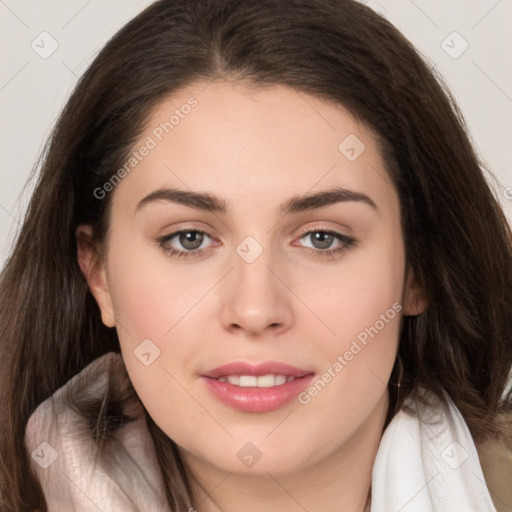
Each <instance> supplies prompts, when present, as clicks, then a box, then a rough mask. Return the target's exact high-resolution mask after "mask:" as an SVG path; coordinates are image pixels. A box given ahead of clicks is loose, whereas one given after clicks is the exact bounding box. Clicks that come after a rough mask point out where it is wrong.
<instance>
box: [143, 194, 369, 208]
mask: <svg viewBox="0 0 512 512" xmlns="http://www.w3.org/2000/svg"><path fill="white" fill-rule="evenodd" d="M160 201H169V202H173V203H178V204H182V205H184V206H188V207H190V208H196V209H198V210H204V211H208V212H213V213H226V212H227V211H228V203H227V202H226V200H224V199H222V198H220V197H217V196H215V195H213V194H211V193H208V192H193V191H190V190H181V189H176V188H161V189H158V190H155V191H154V192H151V193H150V194H148V195H147V196H145V197H144V198H143V199H141V200H140V201H139V203H138V204H137V206H136V208H135V211H136V212H137V211H138V210H140V209H141V208H142V207H143V206H146V205H148V204H151V203H155V202H160ZM349 201H353V202H358V203H362V204H366V205H368V206H370V207H372V208H373V209H374V210H375V211H378V208H377V205H376V204H375V202H374V201H373V200H372V199H371V198H370V197H368V196H367V195H365V194H363V193H361V192H355V191H353V190H348V189H345V188H334V189H330V190H325V191H320V192H315V193H313V194H306V195H302V196H293V197H291V198H290V199H288V200H287V201H285V202H284V203H283V204H281V206H280V207H279V211H280V213H281V214H285V213H299V212H305V211H309V210H315V209H318V208H323V207H326V206H330V205H333V204H336V203H344V202H349Z"/></svg>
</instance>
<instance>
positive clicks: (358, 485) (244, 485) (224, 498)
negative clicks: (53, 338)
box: [180, 392, 389, 512]
mask: <svg viewBox="0 0 512 512" xmlns="http://www.w3.org/2000/svg"><path fill="white" fill-rule="evenodd" d="M388 406H389V396H388V394H387V392H386V393H385V394H384V395H383V397H382V400H380V401H379V402H378V404H377V406H376V407H375V409H374V410H373V411H372V413H371V414H370V416H369V417H368V418H367V419H366V421H365V422H364V423H363V424H362V425H361V426H360V427H359V428H358V429H357V430H356V432H355V433H354V434H353V436H352V437H351V438H350V439H348V440H346V441H345V442H344V443H343V444H342V445H340V446H339V447H338V448H337V449H336V450H335V451H333V452H332V453H331V454H330V455H329V456H328V457H326V458H324V459H322V460H321V461H319V462H318V463H316V464H314V465H310V466H307V467H303V468H301V469H300V470H298V471H294V472H293V473H290V472H288V473H286V474H271V473H269V472H268V471H261V472H260V473H258V474H254V475H247V474H238V473H235V472H230V471H225V470H222V469H221V468H218V467H216V466H214V465H211V464H209V463H208V462H207V461H205V460H203V459H200V458H197V457H195V456H193V455H192V454H190V453H183V452H182V453H181V456H182V457H183V460H184V461H185V464H186V465H187V466H188V467H189V468H190V470H191V472H192V474H193V475H194V478H195V480H196V485H197V488H198V493H197V494H198V496H200V497H201V501H200V503H199V504H198V505H197V506H196V508H197V512H238V511H240V510H244V511H246V512H266V511H268V510H279V511H280V512H296V511H297V510H301V509H302V510H311V511H313V510H339V511H342V512H366V511H367V510H369V498H370V493H371V489H370V486H371V477H372V468H373V463H374V461H375V456H376V454H377V450H378V447H379V444H380V439H381V436H382V430H383V427H384V423H385V420H386V415H387V409H388ZM180 451H181V450H180Z"/></svg>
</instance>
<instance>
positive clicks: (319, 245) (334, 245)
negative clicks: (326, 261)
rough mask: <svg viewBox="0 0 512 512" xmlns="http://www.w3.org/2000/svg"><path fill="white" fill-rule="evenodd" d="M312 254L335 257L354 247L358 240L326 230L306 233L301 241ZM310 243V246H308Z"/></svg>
mask: <svg viewBox="0 0 512 512" xmlns="http://www.w3.org/2000/svg"><path fill="white" fill-rule="evenodd" d="M299 240H301V241H302V242H303V243H306V245H302V247H306V248H309V249H312V251H311V253H312V254H313V255H315V256H319V257H331V258H332V257H335V256H336V255H340V254H341V253H342V252H344V251H346V250H348V249H349V248H350V247H352V246H353V245H354V244H355V242H356V240H355V239H354V238H352V237H349V236H347V235H343V234H342V233H337V232H336V231H330V230H325V229H316V230H312V231H308V232H307V233H304V234H303V235H302V236H301V237H300V239H299ZM308 242H309V245H307V244H308Z"/></svg>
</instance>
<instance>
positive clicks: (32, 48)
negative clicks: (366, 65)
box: [0, 0, 512, 268]
mask: <svg viewBox="0 0 512 512" xmlns="http://www.w3.org/2000/svg"><path fill="white" fill-rule="evenodd" d="M361 1H363V0H361ZM151 3H152V0H67V1H66V2H62V1H58V0H38V1H37V2H36V1H35V0H0V43H1V44H0V52H1V54H0V61H1V63H2V65H1V68H0V116H1V120H2V121H1V123H0V268H1V267H2V266H3V264H4V262H5V259H6V257H7V255H8V252H9V250H10V246H11V244H12V241H13V239H14V237H15V235H16V231H17V229H18V228H19V226H20V219H21V218H22V215H23V212H24V209H25V207H26V204H27V200H28V198H29V196H30V191H31V187H32V184H29V185H28V186H27V187H26V188H25V190H24V191H23V193H22V190H23V187H24V185H25V182H26V181H27V179H28V177H29V174H30V172H31V170H32V168H33V167H34V165H35V164H36V161H37V158H38V155H39V154H40V152H41V150H42V147H43V144H44V141H45V140H46V138H47V136H48V135H49V133H50V130H51V128H52V126H53V124H54V122H55V120H56V117H57V115H58V113H59V111H60V110H61V108H62V106H63V104H64V103H65V101H66V99H67V97H68V96H69V94H70V92H71V90H72V88H73V86H74V84H75V83H76V81H77V78H78V77H79V76H80V75H81V74H82V73H83V72H84V71H85V69H86V67H87V65H88V64H89V63H90V62H91V60H92V59H93V58H94V56H95V55H96V53H97V52H98V51H99V50H100V49H101V47H102V46H103V45H104V44H105V43H106V41H107V40H108V39H109V38H110V37H111V36H112V35H113V34H114V33H115V32H116V31H117V30H118V29H119V28H120V27H121V26H122V25H124V24H125V23H126V22H127V21H128V20H129V19H131V18H132V17H134V16H135V15H136V14H137V13H138V12H140V11H141V10H142V9H143V8H144V7H146V6H147V5H149V4H151ZM364 3H366V4H367V5H369V6H371V7H372V8H374V9H375V10H376V11H378V12H380V13H381V14H383V15H384V16H386V17H387V18H388V19H389V20H390V21H391V22H392V23H394V24H395V25H396V26H397V27H398V28H399V29H400V30H401V31H402V32H403V33H404V34H405V36H406V37H407V38H408V39H409V40H410V41H412V43H413V44H414V45H415V46H416V48H418V49H419V50H420V52H421V53H423V54H424V55H425V56H426V57H427V58H428V59H429V60H430V62H431V64H432V66H435V67H436V69H437V70H439V71H440V72H441V74H442V75H443V76H444V78H445V80H446V82H447V84H448V85H449V87H450V89H451V90H452V92H453V93H454V95H455V97H456V100H457V101H458V104H459V106H460V107H461V109H462V112H463V114H464V116H465V118H466V121H467V123H468V126H469V129H470V132H471V136H472V139H473V141H474V144H475V146H476V148H477V150H478V152H479V154H480V155H481V157H482V158H483V160H484V161H485V162H486V165H487V166H488V168H489V169H491V171H492V172H493V173H494V175H495V176H496V178H497V182H494V181H492V182H491V185H492V187H493V189H494V190H495V193H496V196H497V197H498V198H499V200H500V202H501V204H502V205H503V208H504V210H505V213H506V215H507V217H508V219H509V221H510V222H512V168H511V167H512V166H511V152H510V150H509V147H510V145H511V143H512V115H511V114H512V68H511V65H510V62H511V54H512V31H511V30H510V29H509V27H510V26H511V22H512V0H470V1H468V0H446V1H441V0H430V1H428V0H387V1H386V0H380V1H374V0H367V1H364ZM43 32H46V33H48V34H49V35H44V34H43V35H41V34H42V33H43ZM454 32H456V33H457V34H454ZM56 45H58V46H56ZM54 46H56V49H55V51H53V53H51V55H47V54H48V53H49V52H50V51H51V50H52V49H53V47H54ZM466 46H467V48H466Z"/></svg>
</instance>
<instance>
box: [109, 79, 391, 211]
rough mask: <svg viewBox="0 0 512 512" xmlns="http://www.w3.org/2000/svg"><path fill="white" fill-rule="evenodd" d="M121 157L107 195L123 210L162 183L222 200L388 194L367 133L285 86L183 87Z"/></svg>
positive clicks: (333, 107) (342, 112)
mask: <svg viewBox="0 0 512 512" xmlns="http://www.w3.org/2000/svg"><path fill="white" fill-rule="evenodd" d="M135 153H137V155H135ZM130 155H131V159H130V160H131V161H130V162H128V161H127V164H128V165H125V168H126V169H127V170H128V172H127V173H125V174H126V177H125V178H123V180H122V182H121V183H120V185H118V186H117V188H116V190H115V196H114V197H115V201H121V200H122V201H123V203H126V202H128V203H130V204H131V205H132V206H133V207H135V206H136V204H137V202H138V201H139V200H140V199H141V197H143V196H145V195H147V194H149V193H151V192H152V191H153V190H155V189H157V188H164V187H170V186H172V187H180V188H185V189H190V190H201V191H209V192H213V193H215V194H218V195H219V196H222V197H226V196H227V197H228V199H230V198H231V201H230V205H231V204H238V205H243V204H245V203H246V200H247V199H249V200H251V199H254V198H257V197H258V196H261V197H264V198H265V200H266V203H267V205H269V206H270V205H271V204H272V203H273V202H275V203H276V205H277V203H279V204H281V203H282V201H283V198H285V197H289V196H292V195H301V194H304V193H306V192H308V191H312V190H315V189H326V188H331V187H334V186H338V187H340V186H342V187H344V188H347V189H351V190H354V191H359V192H364V193H365V194H368V195H371V196H375V202H376V203H377V202H379V201H380V202H388V203H389V201H390V200H391V201H395V202H396V200H397V198H396V195H395V191H394V188H393V186H392V184H391V182H390V179H389V177H388V175H387V173H386V171H385V163H384V162H383V161H382V158H381V155H380V152H379V146H378V143H377V141H376V138H375V137H374V136H373V134H372V133H371V132H370V131H369V130H368V129H367V128H366V127H364V126H363V125H362V124H361V123H359V122H357V121H356V120H355V119H354V117H352V116H351V115H350V113H349V112H348V111H347V110H346V109H345V108H343V107H342V106H340V105H338V104H335V103H332V102H327V101H325V100H322V99H319V98H317V97H313V96H311V95H307V94H305V93H302V92H299V91H297V90H295V89H292V88H289V87H285V86H271V87H267V88H255V87H251V88H248V87H246V86H244V85H242V84H239V83H232V82H224V81H216V82H212V83H210V84H207V83H195V84H192V85H190V86H187V87H185V88H183V89H181V90H179V91H177V92H175V93H173V94H172V95H171V96H169V97H167V98H166V99H165V100H163V101H162V102H160V104H158V105H157V107H156V108H155V109H154V110H153V112H152V113H151V115H150V117H149V121H148V123H147V126H146V129H145V131H144V133H143V135H142V136H141V137H140V138H139V140H138V141H137V143H136V144H135V145H134V147H133V148H132V152H131V153H130ZM130 164H131V165H130ZM118 195H119V196H121V197H120V198H116V196H118ZM383 206H384V205H383ZM395 206H396V205H395Z"/></svg>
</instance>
